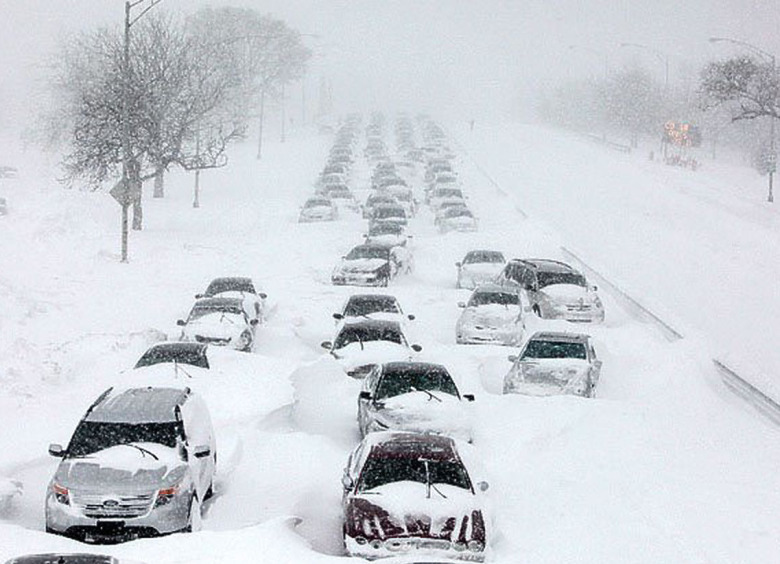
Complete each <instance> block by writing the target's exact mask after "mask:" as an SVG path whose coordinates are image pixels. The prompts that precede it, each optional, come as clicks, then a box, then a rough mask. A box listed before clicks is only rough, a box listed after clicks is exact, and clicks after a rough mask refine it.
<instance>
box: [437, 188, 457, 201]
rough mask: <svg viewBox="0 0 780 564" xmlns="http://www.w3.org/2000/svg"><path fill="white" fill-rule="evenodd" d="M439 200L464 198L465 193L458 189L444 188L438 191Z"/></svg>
mask: <svg viewBox="0 0 780 564" xmlns="http://www.w3.org/2000/svg"><path fill="white" fill-rule="evenodd" d="M436 197H437V198H461V199H462V198H463V192H461V191H460V190H458V189H457V188H442V189H439V190H436Z"/></svg>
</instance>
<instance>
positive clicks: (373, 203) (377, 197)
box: [363, 192, 398, 219]
mask: <svg viewBox="0 0 780 564" xmlns="http://www.w3.org/2000/svg"><path fill="white" fill-rule="evenodd" d="M385 204H389V205H396V204H398V200H396V198H395V196H393V195H392V194H389V193H388V192H372V193H371V194H370V195H369V196H368V198H366V203H365V204H363V217H364V218H365V219H369V218H370V217H371V214H372V213H374V208H375V207H377V206H381V205H385Z"/></svg>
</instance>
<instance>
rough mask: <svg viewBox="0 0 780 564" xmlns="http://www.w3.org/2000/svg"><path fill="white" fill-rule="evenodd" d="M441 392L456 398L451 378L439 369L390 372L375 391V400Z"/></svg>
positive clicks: (417, 368) (455, 389)
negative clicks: (424, 392)
mask: <svg viewBox="0 0 780 564" xmlns="http://www.w3.org/2000/svg"><path fill="white" fill-rule="evenodd" d="M426 390H427V391H431V392H443V393H445V394H449V395H451V396H455V397H459V396H458V389H457V388H456V387H455V383H454V382H453V381H452V377H450V375H449V374H448V373H447V371H446V370H444V369H443V368H440V367H431V368H423V369H420V368H419V367H411V368H409V369H401V370H395V369H394V370H392V371H390V372H386V373H385V374H384V375H383V376H382V380H381V381H380V382H379V386H377V389H376V399H378V400H381V399H385V398H392V397H395V396H400V395H402V394H408V393H409V392H414V391H426Z"/></svg>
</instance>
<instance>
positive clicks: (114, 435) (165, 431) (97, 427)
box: [68, 421, 183, 457]
mask: <svg viewBox="0 0 780 564" xmlns="http://www.w3.org/2000/svg"><path fill="white" fill-rule="evenodd" d="M182 437H183V431H182V426H181V423H178V422H176V421H171V422H167V423H142V424H140V425H133V424H130V423H104V422H97V421H82V422H81V423H79V426H78V427H77V428H76V432H75V433H74V434H73V438H72V439H71V440H70V444H69V445H68V456H69V457H79V456H87V455H88V454H92V453H93V452H98V451H101V450H105V449H107V448H110V447H112V446H116V445H126V444H130V443H157V444H161V445H165V446H167V447H171V448H174V447H176V440H177V439H178V438H182Z"/></svg>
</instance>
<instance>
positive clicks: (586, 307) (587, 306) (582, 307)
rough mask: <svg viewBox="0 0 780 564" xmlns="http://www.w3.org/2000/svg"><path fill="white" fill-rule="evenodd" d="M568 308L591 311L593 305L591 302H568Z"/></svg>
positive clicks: (569, 309)
mask: <svg viewBox="0 0 780 564" xmlns="http://www.w3.org/2000/svg"><path fill="white" fill-rule="evenodd" d="M566 309H567V310H568V311H590V310H591V309H592V306H591V305H590V304H567V305H566Z"/></svg>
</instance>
